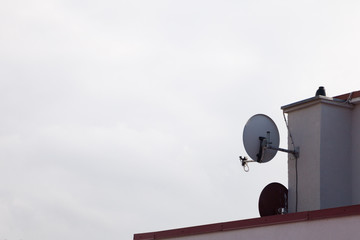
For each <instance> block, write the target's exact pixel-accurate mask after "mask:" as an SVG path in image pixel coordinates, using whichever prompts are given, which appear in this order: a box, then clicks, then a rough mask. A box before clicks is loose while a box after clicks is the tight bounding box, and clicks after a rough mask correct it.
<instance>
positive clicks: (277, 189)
mask: <svg viewBox="0 0 360 240" xmlns="http://www.w3.org/2000/svg"><path fill="white" fill-rule="evenodd" d="M287 203H288V190H287V188H286V187H285V186H284V185H282V184H280V183H276V182H274V183H270V184H268V185H267V186H266V187H265V188H264V189H263V190H262V192H261V194H260V198H259V213H260V216H261V217H265V216H272V215H278V214H285V213H287V208H288V207H287V206H288V204H287Z"/></svg>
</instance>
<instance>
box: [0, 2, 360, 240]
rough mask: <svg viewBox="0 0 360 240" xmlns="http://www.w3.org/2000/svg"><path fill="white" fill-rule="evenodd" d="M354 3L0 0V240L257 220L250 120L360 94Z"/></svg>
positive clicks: (259, 174) (262, 169) (257, 171)
mask: <svg viewBox="0 0 360 240" xmlns="http://www.w3.org/2000/svg"><path fill="white" fill-rule="evenodd" d="M359 11H360V3H359V2H357V1H341V2H340V1H108V0H105V1H74V0H72V1H55V0H46V1H45V0H39V1H23V0H12V1H6V0H5V1H2V3H1V8H0V28H1V31H0V112H1V118H0V239H8V240H18V239H23V240H37V239H49V240H50V239H51V240H57V239H89V240H91V239H131V238H132V234H133V233H138V232H146V231H155V230H164V229H169V228H177V227H183V226H192V225H198V224H206V223H213V222H220V221H231V220H238V219H244V218H251V217H257V216H258V211H257V200H258V196H259V195H260V192H261V190H262V188H263V187H264V186H266V185H267V184H268V183H270V182H273V181H278V182H281V183H283V184H284V185H287V166H286V158H287V156H286V154H283V153H278V154H277V156H276V157H275V159H274V160H273V161H271V162H269V163H267V164H264V165H261V166H260V165H254V164H253V165H251V166H250V168H251V170H250V172H249V173H247V174H246V173H244V171H243V170H242V168H241V165H240V163H239V161H238V156H239V155H245V150H244V148H243V145H242V130H243V126H244V124H245V123H246V121H247V120H248V119H249V118H250V117H251V116H252V115H254V114H256V113H264V114H267V115H269V116H270V117H271V118H273V120H274V121H275V122H276V123H277V125H278V127H279V130H280V137H281V143H280V145H281V147H286V146H287V140H286V136H287V132H286V127H285V124H284V121H283V119H282V112H281V110H280V107H281V106H282V105H286V104H289V103H292V102H295V101H298V100H302V99H305V98H308V97H312V96H313V95H314V94H315V91H316V90H317V88H318V86H321V85H323V86H325V88H326V91H327V93H328V95H329V96H335V95H339V94H343V93H347V92H351V91H353V90H359V80H358V78H359V75H360V67H359V64H360V57H359V56H360V47H359V42H360V31H359V26H358V25H359V22H360V17H359V14H358V13H359Z"/></svg>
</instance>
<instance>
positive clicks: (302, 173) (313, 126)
mask: <svg viewBox="0 0 360 240" xmlns="http://www.w3.org/2000/svg"><path fill="white" fill-rule="evenodd" d="M320 116H321V106H320V104H317V105H312V106H309V107H308V108H302V109H298V110H296V111H293V112H291V114H288V122H289V129H290V132H291V133H292V136H293V139H294V143H295V145H296V146H299V147H300V149H299V150H300V157H299V159H298V161H297V172H298V174H297V175H298V211H307V210H309V211H310V210H317V209H320V175H319V171H320V161H317V160H316V159H320V151H319V149H320V130H321V127H320V124H321V121H320ZM288 146H289V149H293V147H292V146H291V140H290V139H289V144H288ZM295 164H296V162H295V159H294V157H293V156H292V155H291V154H289V160H288V181H289V183H288V188H289V198H288V207H289V212H295V205H296V192H295V190H296V166H295ZM307 196H312V197H311V198H309V197H307Z"/></svg>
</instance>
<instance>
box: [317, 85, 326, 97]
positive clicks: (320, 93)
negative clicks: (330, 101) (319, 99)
mask: <svg viewBox="0 0 360 240" xmlns="http://www.w3.org/2000/svg"><path fill="white" fill-rule="evenodd" d="M315 96H326V93H325V88H324V87H323V86H320V87H319V89H318V90H317V91H316V93H315Z"/></svg>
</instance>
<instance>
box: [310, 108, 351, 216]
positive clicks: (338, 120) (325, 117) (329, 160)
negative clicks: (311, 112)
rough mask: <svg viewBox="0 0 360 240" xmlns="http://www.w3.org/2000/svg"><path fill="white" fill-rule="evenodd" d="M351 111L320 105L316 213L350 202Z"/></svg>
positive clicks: (349, 109) (349, 203) (346, 204)
mask: <svg viewBox="0 0 360 240" xmlns="http://www.w3.org/2000/svg"><path fill="white" fill-rule="evenodd" d="M352 109H353V108H352V106H351V105H348V104H329V103H321V133H320V142H321V144H320V186H321V187H320V193H321V196H320V199H321V200H320V209H325V208H332V207H340V206H348V205H351V202H352V196H351V195H352V184H351V175H352V166H351V145H352V138H351V131H352V123H351V122H352ZM308 197H311V196H308Z"/></svg>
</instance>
